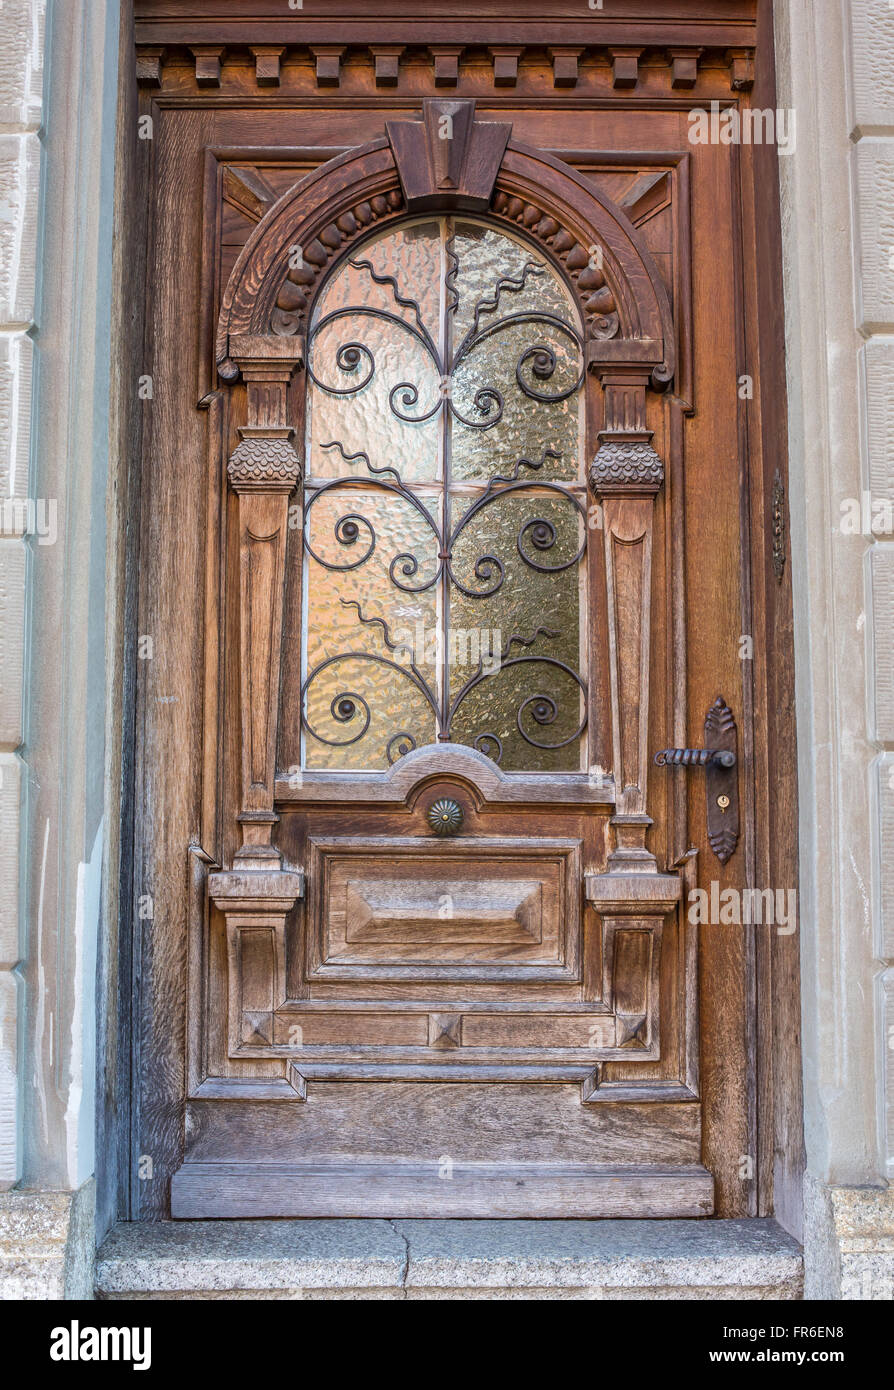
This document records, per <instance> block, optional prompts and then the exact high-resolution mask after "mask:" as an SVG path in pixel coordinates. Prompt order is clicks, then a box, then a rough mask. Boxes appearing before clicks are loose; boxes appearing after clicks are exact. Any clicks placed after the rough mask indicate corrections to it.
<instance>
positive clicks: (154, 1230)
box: [96, 1220, 803, 1300]
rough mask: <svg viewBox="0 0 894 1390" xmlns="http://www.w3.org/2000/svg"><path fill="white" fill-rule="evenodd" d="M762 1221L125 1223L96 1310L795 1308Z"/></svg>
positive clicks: (784, 1246)
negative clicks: (506, 1304)
mask: <svg viewBox="0 0 894 1390" xmlns="http://www.w3.org/2000/svg"><path fill="white" fill-rule="evenodd" d="M802 1273H803V1271H802V1257H801V1247H800V1246H799V1245H798V1244H797V1242H796V1241H794V1240H793V1239H792V1238H791V1236H789V1235H787V1234H786V1233H785V1231H783V1230H782V1228H781V1227H780V1226H778V1225H777V1224H776V1222H775V1221H772V1220H737V1221H720V1220H705V1221H425V1220H407V1221H402V1220H387V1221H386V1220H364V1221H351V1220H338V1221H330V1220H309V1221H185V1222H159V1223H125V1224H121V1225H118V1226H116V1227H115V1228H114V1230H112V1231H111V1232H110V1234H109V1235H108V1237H107V1238H106V1240H105V1241H104V1243H103V1245H102V1247H101V1248H100V1250H99V1253H98V1256H97V1265H96V1296H97V1298H101V1299H184V1298H192V1299H233V1298H238V1299H299V1298H308V1299H344V1298H347V1299H392V1298H404V1299H500V1300H505V1299H551V1298H562V1299H567V1298H572V1299H583V1300H586V1299H613V1300H617V1299H747V1298H759V1299H799V1298H801V1297H802V1287H803V1283H802Z"/></svg>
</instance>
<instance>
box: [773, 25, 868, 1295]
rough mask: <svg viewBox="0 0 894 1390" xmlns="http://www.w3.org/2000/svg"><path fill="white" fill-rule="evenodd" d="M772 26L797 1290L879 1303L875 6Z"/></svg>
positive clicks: (810, 1293)
mask: <svg viewBox="0 0 894 1390" xmlns="http://www.w3.org/2000/svg"><path fill="white" fill-rule="evenodd" d="M776 34H777V73H778V81H779V93H778V99H779V105H780V106H781V107H784V108H788V109H790V110H793V111H794V113H795V115H796V118H797V144H796V148H795V151H794V153H793V154H790V155H788V156H785V157H783V158H781V160H780V164H781V179H782V208H783V240H784V278H785V298H786V338H787V342H786V353H787V370H788V393H789V415H790V430H789V449H790V468H791V472H790V504H791V528H792V561H793V577H794V592H795V641H796V653H795V672H796V689H797V716H798V745H799V747H798V761H799V798H800V855H801V897H800V901H801V911H800V921H801V935H802V942H801V951H802V1014H803V1046H804V1081H805V1097H804V1106H805V1115H804V1118H805V1134H806V1143H807V1157H808V1175H807V1180H806V1191H805V1260H806V1279H807V1282H806V1289H807V1296H808V1297H822V1296H827V1297H828V1296H831V1297H845V1298H861V1299H862V1298H890V1297H891V1291H892V1281H894V1239H892V1237H894V1203H892V1201H891V1197H890V1194H891V1189H889V1188H888V1187H887V1178H888V1177H889V1176H891V1174H892V1172H894V1168H892V1163H894V1122H892V1114H894V1110H892V1104H894V1094H892V1091H894V1086H892V1083H894V1050H892V1047H894V984H892V982H894V970H892V962H894V931H892V922H894V857H892V855H894V751H892V750H894V658H892V652H894V647H892V642H891V634H892V630H894V523H892V521H891V519H890V515H889V517H888V519H887V526H886V527H885V528H884V529H881V528H879V527H878V526H877V527H876V531H875V532H874V531H873V529H872V524H871V523H872V520H873V515H874V514H875V515H876V516H877V517H878V518H879V519H883V512H884V504H885V503H887V504H888V509H889V512H890V504H891V503H892V501H894V486H892V484H894V348H892V342H891V336H890V335H891V334H892V333H894V5H892V4H891V3H890V0H777V5H776ZM867 513H868V515H869V520H870V524H869V525H868V526H865V525H864V524H863V518H864V517H865V515H866V514H867ZM877 532H880V533H877Z"/></svg>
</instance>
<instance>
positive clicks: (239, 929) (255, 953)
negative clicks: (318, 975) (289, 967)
mask: <svg viewBox="0 0 894 1390" xmlns="http://www.w3.org/2000/svg"><path fill="white" fill-rule="evenodd" d="M208 887H209V894H210V897H211V900H212V902H213V903H214V905H215V907H217V908H219V909H220V910H221V911H222V912H223V913H224V914H225V916H226V923H227V962H228V974H229V1019H228V1026H229V1051H230V1054H231V1055H234V1056H235V1055H238V1054H239V1052H240V1051H241V1050H242V1049H243V1048H244V1047H258V1046H261V1047H270V1046H272V1044H273V1042H274V1018H275V1015H276V1011H277V1010H278V1009H280V1008H282V1006H283V1004H284V1003H285V1001H286V997H287V995H286V975H285V923H286V917H287V916H288V914H289V912H290V911H291V910H292V908H293V907H294V906H295V903H296V902H297V901H298V899H299V898H301V897H303V895H304V876H303V874H301V873H285V872H282V871H280V872H274V873H265V872H257V871H254V872H248V873H246V872H235V873H214V874H211V876H210V879H209V885H208ZM299 1098H301V1099H303V1095H302V1096H300V1097H299Z"/></svg>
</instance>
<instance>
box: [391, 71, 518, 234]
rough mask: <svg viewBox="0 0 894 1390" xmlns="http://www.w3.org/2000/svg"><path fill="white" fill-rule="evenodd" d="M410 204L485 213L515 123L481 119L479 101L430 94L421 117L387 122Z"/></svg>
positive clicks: (410, 207) (415, 209)
mask: <svg viewBox="0 0 894 1390" xmlns="http://www.w3.org/2000/svg"><path fill="white" fill-rule="evenodd" d="M385 129H386V131H387V133H388V139H389V140H390V141H391V148H392V150H393V151H394V161H395V164H396V165H397V172H398V174H399V175H400V182H401V187H402V188H403V190H404V197H405V198H406V203H407V208H408V210H409V211H410V212H423V211H427V210H428V209H430V208H438V209H440V210H442V211H443V210H444V209H445V208H462V209H465V210H466V211H467V212H484V211H485V209H486V208H487V207H488V204H489V203H490V199H491V194H492V192H493V188H494V181H495V180H496V177H497V171H498V169H499V167H500V164H501V162H502V159H503V155H504V153H505V150H506V145H507V143H508V141H509V136H510V135H511V134H512V126H511V125H509V124H506V123H504V122H495V121H478V120H476V119H475V103H474V101H449V100H443V101H442V100H438V99H437V98H430V99H428V100H426V101H423V103H422V120H421V121H386V123H385Z"/></svg>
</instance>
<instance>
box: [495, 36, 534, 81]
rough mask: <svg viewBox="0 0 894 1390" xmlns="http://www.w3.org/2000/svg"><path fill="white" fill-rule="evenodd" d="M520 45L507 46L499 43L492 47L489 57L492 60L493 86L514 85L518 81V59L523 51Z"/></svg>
mask: <svg viewBox="0 0 894 1390" xmlns="http://www.w3.org/2000/svg"><path fill="white" fill-rule="evenodd" d="M524 51H525V50H524V47H523V46H522V45H518V46H514V47H507V46H505V45H502V44H501V45H500V46H499V47H492V48H491V50H490V54H491V57H492V58H493V60H494V86H495V87H514V86H515V84H516V83H517V82H518V60H519V58H521V56H522V54H523V53H524Z"/></svg>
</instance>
